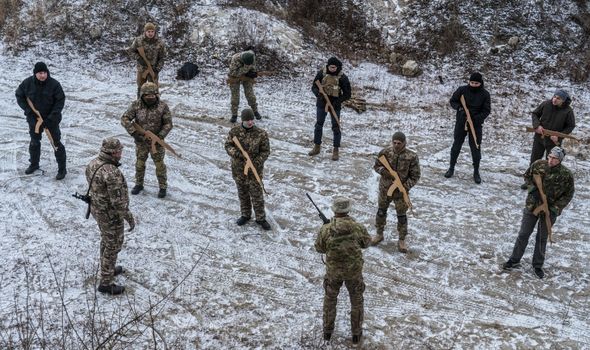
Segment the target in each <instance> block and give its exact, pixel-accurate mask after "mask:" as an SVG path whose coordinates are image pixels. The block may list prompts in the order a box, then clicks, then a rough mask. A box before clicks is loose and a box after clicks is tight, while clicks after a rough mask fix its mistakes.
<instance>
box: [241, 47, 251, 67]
mask: <svg viewBox="0 0 590 350" xmlns="http://www.w3.org/2000/svg"><path fill="white" fill-rule="evenodd" d="M240 58H241V59H242V63H244V64H245V65H247V66H249V65H251V64H253V63H254V51H252V50H248V51H244V52H242V54H241V55H240Z"/></svg>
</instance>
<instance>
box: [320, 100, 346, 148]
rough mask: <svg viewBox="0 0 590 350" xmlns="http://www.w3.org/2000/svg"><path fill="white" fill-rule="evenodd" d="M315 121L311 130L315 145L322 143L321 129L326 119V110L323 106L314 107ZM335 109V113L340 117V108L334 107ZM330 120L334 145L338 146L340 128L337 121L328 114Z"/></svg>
mask: <svg viewBox="0 0 590 350" xmlns="http://www.w3.org/2000/svg"><path fill="white" fill-rule="evenodd" d="M316 108H317V111H316V122H315V129H314V131H313V143H315V144H316V145H321V144H322V129H323V127H324V122H325V121H326V115H327V114H328V112H326V111H325V110H324V107H316ZM334 110H335V111H336V115H337V116H338V118H340V109H336V108H334ZM330 120H331V122H332V131H333V132H334V147H340V138H341V133H340V128H339V127H338V122H337V121H336V120H335V119H334V117H332V115H331V114H330Z"/></svg>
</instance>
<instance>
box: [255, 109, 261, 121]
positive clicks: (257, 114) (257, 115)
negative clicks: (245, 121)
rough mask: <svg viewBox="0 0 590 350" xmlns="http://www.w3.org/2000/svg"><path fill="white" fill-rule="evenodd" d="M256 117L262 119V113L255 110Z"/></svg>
mask: <svg viewBox="0 0 590 350" xmlns="http://www.w3.org/2000/svg"><path fill="white" fill-rule="evenodd" d="M254 117H255V118H256V119H257V120H260V119H262V116H261V115H260V113H258V111H256V112H254Z"/></svg>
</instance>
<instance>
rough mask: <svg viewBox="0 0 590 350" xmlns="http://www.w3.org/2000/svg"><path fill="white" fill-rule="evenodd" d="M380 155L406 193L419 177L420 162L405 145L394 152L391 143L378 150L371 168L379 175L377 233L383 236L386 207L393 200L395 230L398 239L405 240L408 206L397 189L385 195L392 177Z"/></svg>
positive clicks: (391, 182)
mask: <svg viewBox="0 0 590 350" xmlns="http://www.w3.org/2000/svg"><path fill="white" fill-rule="evenodd" d="M382 155H384V156H385V158H387V161H388V162H389V165H390V166H391V168H392V169H393V170H395V171H396V172H397V174H398V175H399V178H400V180H401V182H402V184H403V185H404V187H405V189H406V191H407V192H408V195H409V193H410V189H411V188H412V187H414V186H415V185H416V183H417V182H418V180H419V179H420V163H419V161H418V155H417V154H416V153H415V152H413V151H410V150H409V149H407V148H405V147H404V148H403V149H402V150H401V152H399V153H396V151H395V150H394V149H393V145H390V146H389V147H386V148H384V149H383V150H381V152H379V154H378V155H377V159H375V165H374V166H373V169H374V170H375V171H376V172H377V173H378V174H380V175H381V179H380V180H379V199H378V210H377V216H376V218H375V226H376V227H377V235H381V236H383V230H384V228H385V224H386V221H387V209H388V208H389V205H390V204H391V202H392V201H393V203H394V205H395V211H396V213H397V232H398V234H399V239H400V240H405V238H406V236H407V234H408V217H407V216H406V212H407V211H408V206H407V205H406V202H405V201H404V197H403V195H402V193H401V192H400V191H399V190H397V189H396V190H395V191H394V192H393V195H392V196H391V197H388V196H387V190H388V189H389V187H390V186H391V185H392V184H393V178H392V177H391V176H390V175H389V171H387V169H386V168H385V167H384V166H383V164H381V162H380V161H379V157H381V156H382Z"/></svg>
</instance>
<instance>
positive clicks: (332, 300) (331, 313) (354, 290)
mask: <svg viewBox="0 0 590 350" xmlns="http://www.w3.org/2000/svg"><path fill="white" fill-rule="evenodd" d="M343 283H344V285H345V286H346V289H347V290H348V295H349V297H350V328H351V330H352V334H353V335H360V334H361V331H362V327H363V317H364V313H365V311H364V299H363V292H364V291H365V282H364V281H363V275H362V274H359V275H358V277H356V278H353V279H349V280H342V279H337V278H331V277H330V276H328V275H326V276H325V277H324V291H325V294H324V333H333V332H334V322H335V320H336V305H337V304H338V294H339V293H340V287H341V286H342V284H343Z"/></svg>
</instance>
